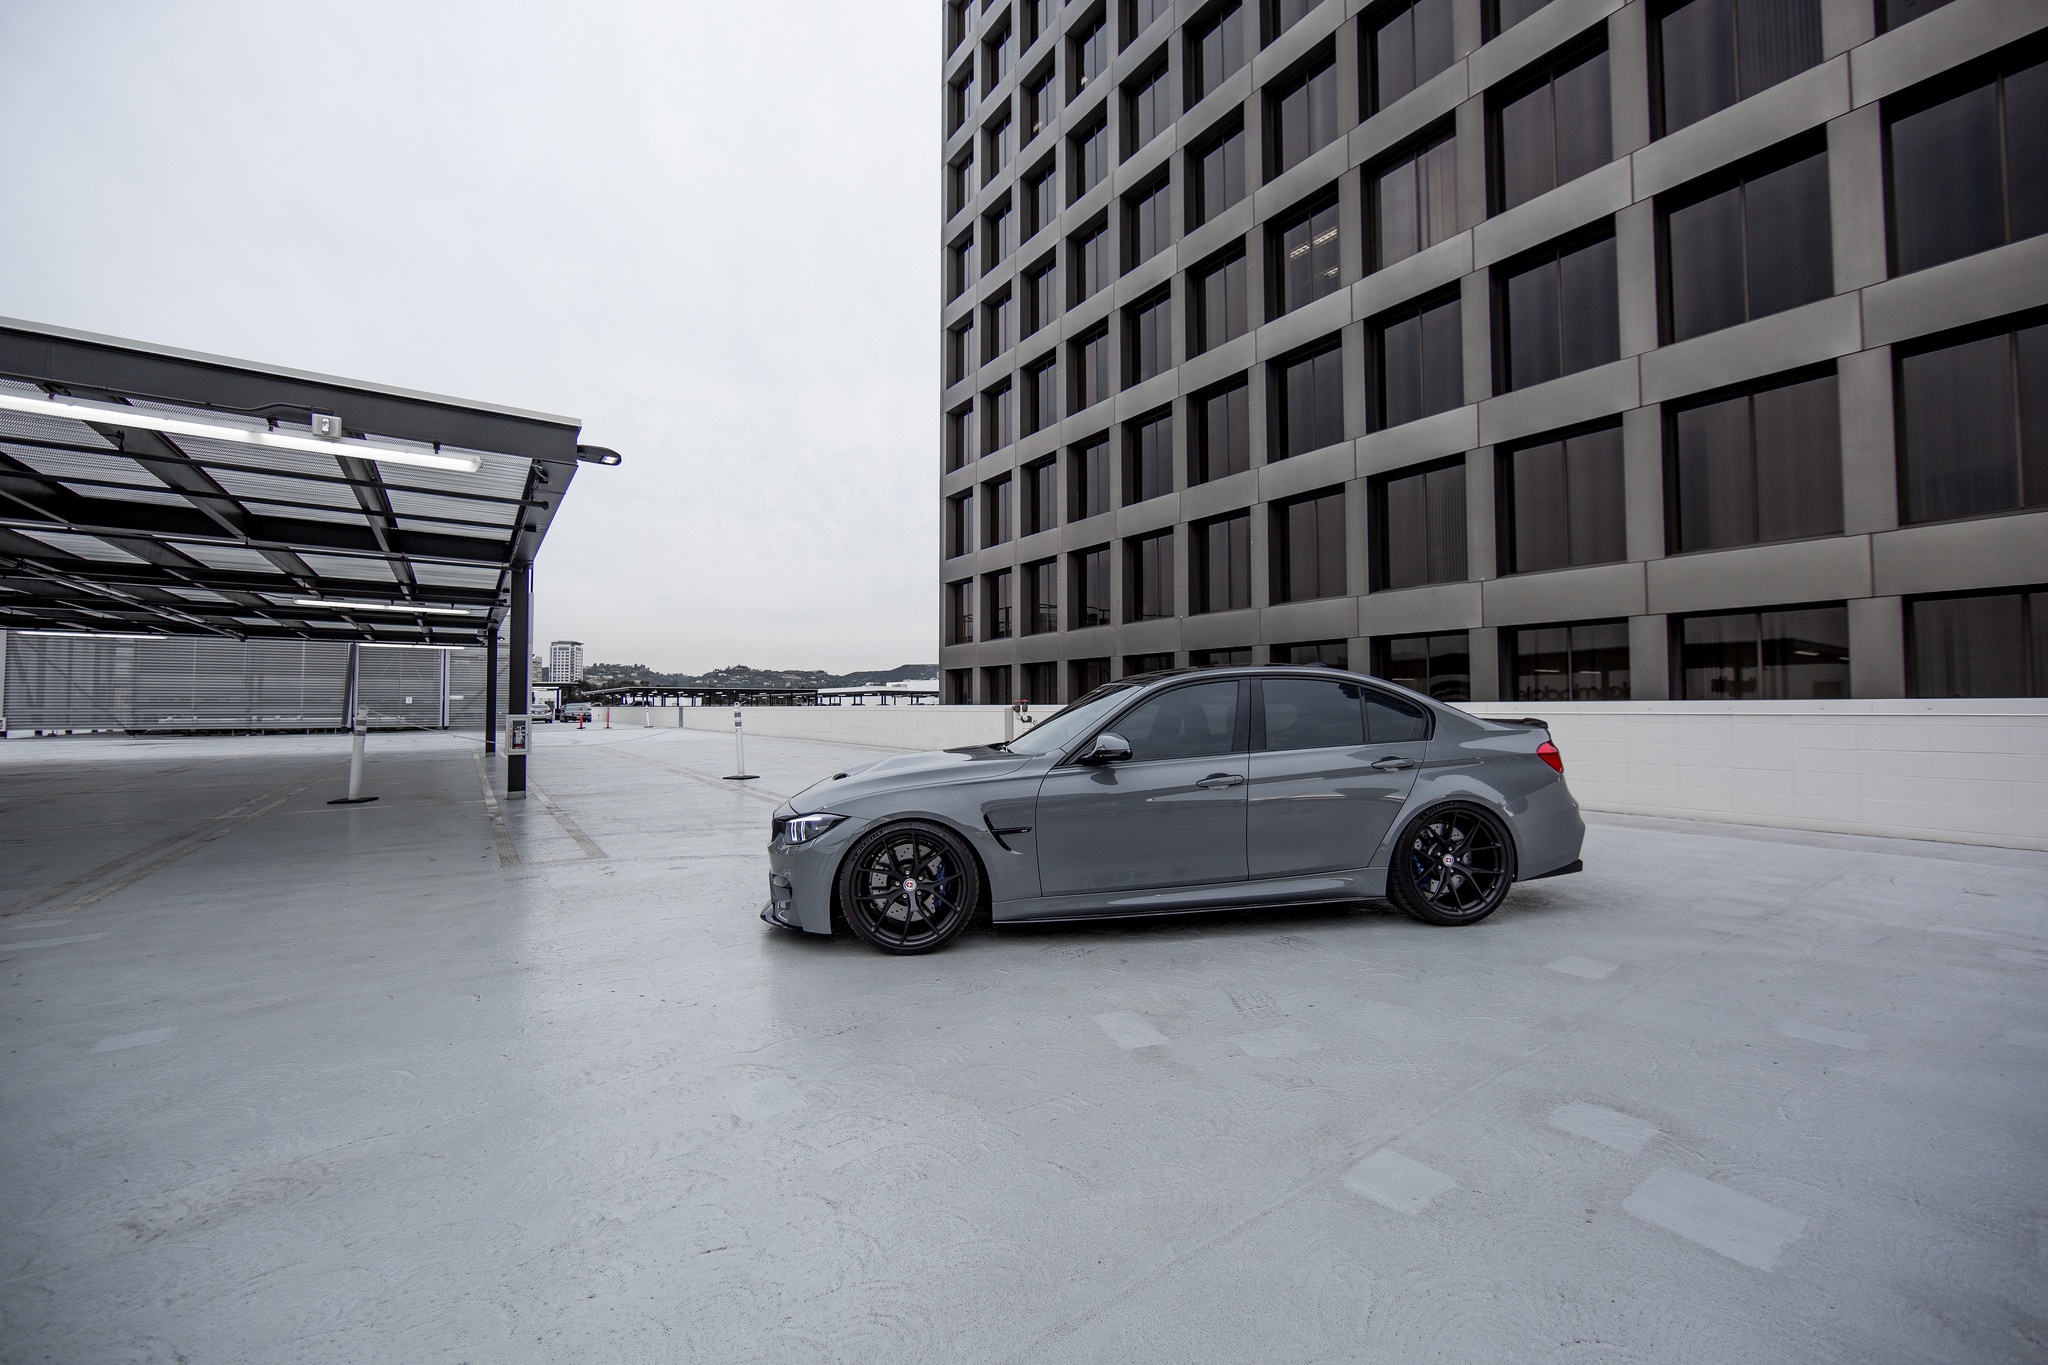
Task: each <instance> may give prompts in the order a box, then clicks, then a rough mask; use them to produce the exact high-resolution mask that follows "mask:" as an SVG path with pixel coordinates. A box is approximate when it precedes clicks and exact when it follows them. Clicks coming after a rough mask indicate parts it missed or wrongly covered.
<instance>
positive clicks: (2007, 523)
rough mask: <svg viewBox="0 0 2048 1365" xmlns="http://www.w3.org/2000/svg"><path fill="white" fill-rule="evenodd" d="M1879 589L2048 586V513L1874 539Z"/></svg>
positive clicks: (1951, 524) (1960, 523) (1888, 533)
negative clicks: (2039, 584)
mask: <svg viewBox="0 0 2048 1365" xmlns="http://www.w3.org/2000/svg"><path fill="white" fill-rule="evenodd" d="M1871 562H1872V564H1873V566H1874V569H1875V583H1874V585H1873V586H1874V590H1875V591H1876V592H1878V593H1882V594H1886V595H1890V594H1905V595H1911V594H1914V593H1930V592H1964V591H1967V590H1968V589H1971V588H1980V587H1981V588H1999V587H2019V586H2023V585H2026V584H2031V583H2048V512H2014V513H2012V514H2010V515H2008V516H2000V517H1976V518H1973V519H1971V520H1968V521H1949V522H1941V523H1939V524H1936V525H1932V526H1904V527H1900V528H1899V529H1898V530H1896V531H1886V532H1883V533H1881V534H1879V535H1875V536H1872V537H1871Z"/></svg>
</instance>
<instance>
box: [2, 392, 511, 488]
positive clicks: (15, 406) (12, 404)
mask: <svg viewBox="0 0 2048 1365" xmlns="http://www.w3.org/2000/svg"><path fill="white" fill-rule="evenodd" d="M0 410H5V411H8V412H26V413H32V414H34V415H35V416H38V417H65V418H69V419H71V420H72V421H74V422H97V423H101V424H103V425H109V426H117V427H136V428H139V429H141V430H144V431H161V432H163V433H164V434H165V435H167V436H204V437H206V438H207V439H209V440H214V441H234V442H237V443H238V444H241V445H247V446H255V447H257V448H259V449H262V450H289V451H291V452H292V453H293V454H300V455H302V454H306V453H308V452H310V453H312V454H316V455H351V456H354V457H355V458H356V459H358V460H375V461H376V462H377V463H378V464H406V465H418V466H420V467H421V468H423V469H451V470H454V471H456V472H458V473H462V474H474V473H476V471H477V470H478V469H480V468H481V467H482V466H483V460H482V459H481V458H479V457H477V456H475V455H444V454H442V453H441V451H440V450H439V449H438V448H436V449H434V450H406V449H403V448H401V447H398V446H386V445H378V444H376V443H374V442H371V441H360V440H351V439H347V438H345V437H343V436H342V435H341V424H340V423H339V422H338V421H335V420H334V419H333V418H332V417H331V416H330V415H328V414H325V413H321V414H316V417H315V423H316V430H331V431H333V432H334V433H335V434H334V435H333V436H328V437H323V436H294V435H291V434H289V433H287V432H282V431H270V430H264V429H259V428H256V427H246V426H236V425H234V424H233V423H230V422H208V421H195V420H193V419H192V418H189V417H172V416H169V415H167V414H165V413H160V412H150V411H147V410H146V409H143V408H137V407H130V406H127V405H125V404H121V403H92V402H87V401H86V400H84V399H81V398H30V397H28V396H27V395H25V394H18V393H6V392H0ZM323 417H324V418H326V419H327V420H326V421H324V422H323V421H320V420H319V419H320V418H323Z"/></svg>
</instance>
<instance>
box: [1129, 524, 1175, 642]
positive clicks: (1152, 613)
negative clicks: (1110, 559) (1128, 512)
mask: <svg viewBox="0 0 2048 1365" xmlns="http://www.w3.org/2000/svg"><path fill="white" fill-rule="evenodd" d="M1124 547H1125V568H1124V571H1125V573H1126V574H1128V575H1129V577H1128V578H1127V580H1126V585H1125V588H1124V619H1125V620H1126V621H1160V620H1164V619H1166V618H1167V617H1170V616H1172V615H1173V532H1171V531H1161V532H1159V533H1157V534H1156V535H1149V536H1139V537H1138V538H1136V539H1135V540H1127V541H1125V542H1124Z"/></svg>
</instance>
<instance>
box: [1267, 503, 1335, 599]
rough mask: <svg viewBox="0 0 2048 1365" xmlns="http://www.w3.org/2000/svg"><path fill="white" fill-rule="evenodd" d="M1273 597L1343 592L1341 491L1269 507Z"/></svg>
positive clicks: (1325, 595)
mask: <svg viewBox="0 0 2048 1365" xmlns="http://www.w3.org/2000/svg"><path fill="white" fill-rule="evenodd" d="M1273 532H1274V534H1273V581H1272V592H1273V600H1274V601H1275V602H1306V601H1309V600H1310V599H1312V598H1317V597H1341V596H1343V595H1344V592H1345V591H1346V589H1345V583H1344V494H1343V492H1342V490H1338V491H1335V492H1330V493H1323V494H1320V495H1318V496H1316V497H1308V498H1298V499H1296V500H1295V501H1293V502H1288V503H1281V504H1280V505H1278V506H1276V507H1275V508H1274V509H1273Z"/></svg>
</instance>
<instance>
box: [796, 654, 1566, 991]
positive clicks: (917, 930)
mask: <svg viewBox="0 0 2048 1365" xmlns="http://www.w3.org/2000/svg"><path fill="white" fill-rule="evenodd" d="M1585 832H1586V827H1585V824H1584V822H1583V821H1582V820H1581V819H1580V818H1579V807H1578V803H1577V802H1576V801H1574V800H1573V799H1572V795H1571V792H1570V790H1569V789H1568V788H1567V787H1566V786H1565V782H1564V760H1563V758H1562V756H1561V755H1560V754H1559V753H1558V750H1557V746H1556V745H1555V744H1553V743H1551V741H1550V735H1549V731H1548V727H1547V726H1545V725H1544V723H1543V722H1542V721H1540V720H1519V721H1495V720H1484V719H1481V718H1480V717H1478V716H1474V715H1471V714H1469V713H1467V712H1464V711H1461V710H1459V709H1457V708H1456V707H1454V706H1448V705H1446V704H1444V703H1442V702H1439V701H1435V700H1433V699H1431V698H1429V697H1425V696H1422V695H1421V694H1419V693H1416V692H1411V691H1409V690H1408V689H1406V688H1403V687H1396V686H1394V685H1392V684H1390V683H1386V682H1382V681H1380V680H1378V679H1374V678H1367V677H1363V676H1360V675H1358V674H1354V673H1345V672H1340V671H1338V670H1336V669H1330V668H1316V667H1305V668H1294V667H1286V668H1281V667H1273V668H1251V669H1201V670H1190V669H1183V670H1179V671H1176V672H1167V673H1150V674H1142V675H1139V676H1136V677H1132V678H1125V679H1123V680H1122V681H1120V682H1114V683H1110V684H1108V685H1107V686H1104V687H1101V688H1098V689H1096V690H1095V691H1094V692H1091V693H1089V694H1088V695H1087V696H1085V697H1083V698H1082V699H1081V700H1079V701H1077V702H1075V703H1074V704H1073V705H1071V706H1069V707H1067V708H1066V709H1065V710H1063V711H1060V712H1058V713H1057V714H1055V715H1052V716H1050V717H1048V718H1046V719H1045V720H1044V721H1041V722H1040V723H1039V724H1038V725H1036V726H1034V727H1032V729H1031V730H1029V731H1028V732H1026V733H1024V734H1021V735H1019V736H1017V737H1016V738H1015V739H1013V740H1011V741H1009V742H1008V743H1007V744H992V745H983V746H976V747H973V748H967V749H950V750H947V751H946V752H944V753H925V754H909V755H904V756H901V757H897V758H886V759H882V760H880V761H878V762H875V763H870V764H867V765H865V766H862V767H858V768H852V769H849V770H847V771H846V772H843V773H837V774H835V775H834V776H832V777H831V778H828V779H827V780H825V781H823V782H819V783H816V784H815V785H813V786H811V787H809V788H807V789H805V790H804V791H802V792H799V793H798V794H797V795H796V796H795V797H793V798H792V799H791V800H789V801H788V802H786V803H784V804H783V805H782V806H781V807H780V808H779V809H777V810H776V812H775V814H774V816H773V819H772V822H771V825H770V839H769V845H768V853H769V868H770V874H769V888H768V904H767V905H766V906H765V907H764V908H763V910H762V912H761V917H762V918H763V919H766V920H768V921H769V922H771V923H774V924H779V925H783V926H785V927H788V928H793V929H794V928H800V929H804V930H807V931H809V932H811V933H814V934H829V933H831V932H832V924H833V919H834V912H835V911H836V912H837V913H838V916H839V917H840V918H843V919H844V920H845V922H846V924H847V927H849V928H850V929H852V930H853V932H854V933H856V934H858V935H860V937H861V938H863V939H865V940H867V941H868V942H869V943H870V944H873V945H874V946H875V947H877V948H880V949H881V950H882V951H884V952H888V953H923V952H930V951H931V950H932V949H934V948H937V947H940V946H941V945H943V944H945V943H946V942H947V941H949V940H950V939H952V938H953V936H954V935H956V934H958V933H959V932H960V931H961V930H962V929H964V928H965V927H966V926H967V924H968V922H969V920H970V919H972V918H973V916H974V915H975V914H977V913H978V912H979V911H980V909H981V908H982V906H983V905H984V904H986V905H987V906H988V908H989V909H990V911H991V912H992V914H993V917H994V919H995V920H996V922H997V923H1008V922H1016V921H1026V920H1030V921H1046V920H1073V919H1089V918H1096V917H1104V916H1124V915H1153V914H1167V913H1179V912H1185V911H1190V910H1220V909H1230V908H1240V907H1245V906H1258V905H1276V904H1296V903H1302V902H1316V901H1354V900H1369V899H1378V898H1380V897H1385V898H1386V899H1388V900H1391V901H1392V902H1394V904H1396V905H1398V906H1399V907H1400V908H1401V909H1403V910H1405V911H1407V912H1408V913H1409V914H1411V915H1413V916H1414V917H1415V918H1417V919H1419V920H1422V921H1424V922H1426V923H1430V924H1446V925H1451V924H1476V923H1478V922H1479V921H1480V920H1483V919H1485V918H1486V917H1487V916H1488V915H1490V914H1492V913H1493V911H1494V910H1495V909H1496V908H1497V907H1498V906H1499V905H1500V903H1501V901H1502V900H1503V899H1504V898H1505V897H1506V895H1507V893H1508V888H1509V887H1511V886H1513V885H1514V883H1515V882H1517V881H1529V880H1532V879H1534V878H1537V877H1555V876H1559V875H1561V874H1564V873H1568V872H1577V871H1579V870H1580V862H1579V851H1580V846H1581V844H1582V843H1583V841H1584V838H1585Z"/></svg>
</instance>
